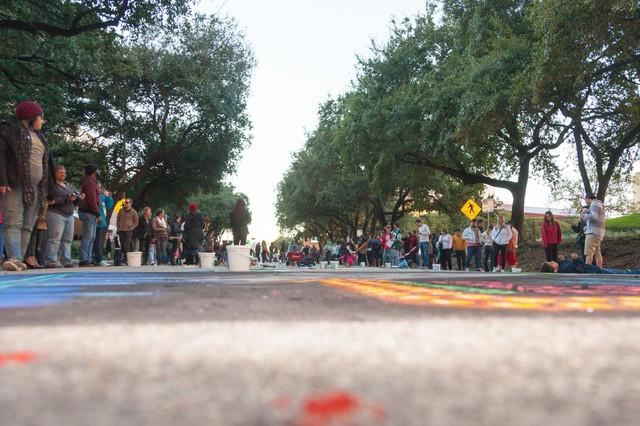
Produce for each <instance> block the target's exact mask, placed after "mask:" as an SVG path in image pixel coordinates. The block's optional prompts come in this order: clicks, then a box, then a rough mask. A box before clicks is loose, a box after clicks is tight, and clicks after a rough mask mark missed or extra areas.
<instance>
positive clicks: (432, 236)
mask: <svg viewBox="0 0 640 426" xmlns="http://www.w3.org/2000/svg"><path fill="white" fill-rule="evenodd" d="M415 228H416V229H414V230H412V231H410V232H406V233H404V232H402V231H401V230H400V224H399V223H395V224H393V226H392V225H387V226H386V227H385V228H384V231H381V232H379V233H377V234H370V235H369V237H368V238H364V237H363V238H360V239H358V241H357V242H346V241H342V242H340V243H339V244H334V243H333V242H332V241H330V242H328V243H327V244H326V245H325V246H324V249H323V251H322V254H323V260H337V261H339V262H340V263H341V264H344V265H346V266H352V265H354V264H357V265H365V266H372V267H401V268H402V267H408V268H423V269H433V265H439V268H440V269H441V270H453V264H452V258H453V257H455V258H456V264H457V269H458V270H459V271H462V270H464V271H469V270H474V271H487V272H488V271H500V270H503V269H504V268H507V267H508V266H515V265H516V249H517V247H518V231H517V230H515V228H513V226H512V224H511V223H510V222H505V221H504V219H503V218H502V217H499V218H498V222H497V224H496V225H495V226H493V225H492V224H489V225H488V226H487V227H486V229H485V221H484V220H483V219H480V220H475V219H474V220H472V221H471V222H470V225H469V227H468V228H466V229H465V230H463V231H461V230H460V229H454V231H453V235H451V234H450V233H449V231H448V229H447V228H442V229H440V231H439V232H437V233H435V232H434V233H432V232H431V230H430V228H429V226H428V225H427V224H426V223H424V222H423V221H422V219H416V220H415ZM483 253H484V255H483ZM481 259H484V260H483V261H481ZM472 262H473V263H472Z"/></svg>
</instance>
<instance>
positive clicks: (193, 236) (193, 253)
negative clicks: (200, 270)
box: [183, 203, 204, 265]
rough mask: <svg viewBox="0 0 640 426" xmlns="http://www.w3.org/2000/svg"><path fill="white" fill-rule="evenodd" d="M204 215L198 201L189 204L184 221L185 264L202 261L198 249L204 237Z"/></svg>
mask: <svg viewBox="0 0 640 426" xmlns="http://www.w3.org/2000/svg"><path fill="white" fill-rule="evenodd" d="M203 230H204V216H203V215H202V212H201V211H200V210H198V205H197V204H196V203H191V204H189V214H187V218H186V219H185V221H184V233H183V238H184V250H185V253H186V254H185V264H187V265H197V264H198V263H199V262H200V256H198V250H199V249H200V245H201V244H202V239H203V238H204V231H203Z"/></svg>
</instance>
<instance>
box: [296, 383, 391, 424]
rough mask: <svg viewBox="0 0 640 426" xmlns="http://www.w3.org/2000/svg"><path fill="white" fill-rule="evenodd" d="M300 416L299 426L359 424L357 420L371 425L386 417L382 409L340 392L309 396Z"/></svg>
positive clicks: (303, 404)
mask: <svg viewBox="0 0 640 426" xmlns="http://www.w3.org/2000/svg"><path fill="white" fill-rule="evenodd" d="M300 414H301V417H300V422H299V424H300V425H301V426H327V425H352V424H359V422H358V421H357V419H361V420H364V419H367V420H368V422H367V423H369V424H372V423H373V422H376V421H378V420H381V419H383V418H384V417H386V411H385V410H384V409H383V408H382V407H379V406H377V405H372V404H368V403H366V402H364V401H362V400H361V399H360V398H358V397H357V396H355V395H352V394H349V393H346V392H342V391H334V392H329V393H324V394H317V395H312V396H310V397H309V398H307V399H306V400H305V401H304V402H303V403H302V412H301V413H300Z"/></svg>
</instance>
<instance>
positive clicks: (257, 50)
mask: <svg viewBox="0 0 640 426" xmlns="http://www.w3.org/2000/svg"><path fill="white" fill-rule="evenodd" d="M198 10H199V11H202V12H206V13H215V12H217V11H218V10H219V11H220V12H219V13H220V15H222V16H229V17H233V18H234V19H235V20H236V22H237V23H238V28H239V30H240V31H241V32H243V33H244V35H245V39H246V41H247V43H248V44H249V45H250V46H251V48H252V50H253V52H254V55H255V57H256V60H257V66H256V68H255V70H254V74H253V78H252V81H251V94H250V97H249V99H248V106H247V107H248V114H249V116H250V118H251V121H252V123H253V130H252V131H251V134H252V138H253V141H252V146H251V147H250V148H249V149H248V150H247V151H246V152H245V153H244V154H243V158H242V161H241V162H240V164H239V167H238V170H237V173H236V174H235V175H234V176H232V177H231V178H230V179H229V180H230V181H231V183H232V184H233V185H234V186H235V188H236V190H237V191H240V192H243V193H245V194H247V195H248V196H249V202H250V207H251V211H252V217H253V222H252V223H251V225H250V226H249V231H250V237H251V238H255V239H256V240H258V241H261V240H266V241H272V240H275V239H276V238H277V237H278V236H279V235H280V231H279V229H278V227H277V225H276V218H275V215H276V211H275V202H276V195H277V190H276V186H277V184H278V182H279V181H280V180H281V178H282V176H283V175H284V173H285V172H286V170H287V168H288V167H289V164H290V161H291V154H292V153H293V152H296V151H298V150H300V149H301V148H302V146H303V145H304V142H305V139H306V137H305V134H306V133H305V132H307V131H312V130H313V129H314V128H315V127H316V124H317V110H318V106H319V105H320V104H321V103H323V102H324V101H325V100H327V99H328V98H329V97H336V96H338V95H340V94H342V93H344V92H346V91H347V90H349V84H350V82H351V81H352V80H353V79H354V78H355V75H356V71H357V59H356V56H357V55H360V56H367V55H368V54H369V48H370V46H371V40H372V39H374V40H376V41H377V42H379V43H384V42H385V41H386V40H388V38H389V29H390V21H391V19H392V18H396V19H397V20H401V19H402V18H404V17H406V16H409V17H412V16H415V15H416V14H417V13H419V12H424V10H425V1H424V0H392V1H390V0H270V1H257V0H226V2H225V0H201V2H200V4H199V6H198ZM549 193H550V189H549V188H547V187H546V186H545V185H542V184H539V183H537V182H535V181H533V180H532V181H530V185H529V187H528V189H527V199H526V201H527V205H532V206H536V207H543V206H545V207H550V206H548V205H547V204H548V201H547V200H548V196H549ZM497 195H498V197H499V198H501V199H502V200H503V201H504V202H506V203H510V202H511V196H510V193H509V192H508V191H504V190H498V192H497Z"/></svg>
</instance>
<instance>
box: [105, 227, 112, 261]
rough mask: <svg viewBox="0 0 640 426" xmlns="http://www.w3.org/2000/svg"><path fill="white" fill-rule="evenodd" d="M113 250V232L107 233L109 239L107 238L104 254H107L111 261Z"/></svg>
mask: <svg viewBox="0 0 640 426" xmlns="http://www.w3.org/2000/svg"><path fill="white" fill-rule="evenodd" d="M112 248H113V235H111V231H107V237H106V238H105V249H104V252H105V253H106V254H107V259H109V260H111V251H112Z"/></svg>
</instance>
